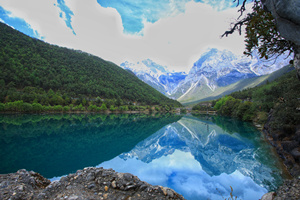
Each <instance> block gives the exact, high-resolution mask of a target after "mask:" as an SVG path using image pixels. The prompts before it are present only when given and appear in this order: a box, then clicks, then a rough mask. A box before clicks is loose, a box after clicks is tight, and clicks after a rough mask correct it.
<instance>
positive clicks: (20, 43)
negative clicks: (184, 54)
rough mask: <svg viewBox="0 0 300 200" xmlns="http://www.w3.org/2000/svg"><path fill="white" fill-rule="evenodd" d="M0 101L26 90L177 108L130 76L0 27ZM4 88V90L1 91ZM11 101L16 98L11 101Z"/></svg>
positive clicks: (104, 63) (92, 58)
mask: <svg viewBox="0 0 300 200" xmlns="http://www.w3.org/2000/svg"><path fill="white" fill-rule="evenodd" d="M99 48H101V47H99ZM0 70H1V73H0V83H1V87H0V88H2V89H1V91H0V100H1V101H4V99H5V98H7V96H11V98H13V97H12V95H10V93H9V92H10V91H12V90H13V91H18V93H16V92H15V93H13V94H14V95H23V94H24V93H27V92H28V93H30V91H28V90H24V88H26V87H28V86H30V87H35V88H39V89H41V90H44V91H48V90H49V89H52V90H54V91H59V92H60V93H63V94H65V95H67V96H69V97H71V98H75V97H79V96H82V95H83V96H85V97H89V98H92V97H97V96H99V97H100V98H104V99H106V98H108V99H122V100H127V101H131V102H141V103H145V104H172V105H177V106H178V105H180V103H178V102H177V101H174V100H171V99H169V98H167V97H165V96H164V95H162V94H161V93H159V92H158V91H156V90H154V89H153V88H152V87H150V86H149V85H147V84H145V83H144V82H142V81H141V80H139V79H138V78H137V77H136V76H135V75H133V74H132V73H130V72H128V71H126V70H124V69H122V68H120V67H118V66H117V65H115V64H113V63H111V62H108V61H105V60H103V59H101V58H99V57H96V56H93V55H90V54H87V53H84V52H81V51H77V50H71V49H67V48H62V47H58V46H55V45H50V44H47V43H45V42H42V41H40V40H37V39H33V38H30V37H28V36H26V35H24V34H22V33H20V32H18V31H16V30H14V29H13V28H11V27H9V26H7V25H5V24H3V23H0ZM3 88H4V89H3ZM14 98H15V99H16V98H18V97H16V96H15V97H14Z"/></svg>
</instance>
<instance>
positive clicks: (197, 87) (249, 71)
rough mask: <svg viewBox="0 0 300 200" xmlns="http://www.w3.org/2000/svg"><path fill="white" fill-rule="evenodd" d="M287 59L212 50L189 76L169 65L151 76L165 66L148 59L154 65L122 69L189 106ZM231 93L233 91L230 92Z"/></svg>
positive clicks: (270, 71)
mask: <svg viewBox="0 0 300 200" xmlns="http://www.w3.org/2000/svg"><path fill="white" fill-rule="evenodd" d="M287 58H288V56H286V55H282V56H279V57H277V58H276V59H273V60H272V59H270V60H265V59H263V58H262V59H261V58H260V57H259V55H258V53H257V52H253V54H252V57H251V58H250V57H245V56H237V55H234V54H233V53H232V52H230V51H228V50H223V51H220V50H218V49H215V48H212V49H208V50H207V51H206V52H205V53H203V54H202V55H201V56H200V58H199V59H198V60H197V61H196V62H195V63H194V65H193V66H192V68H191V69H190V71H189V73H188V74H186V73H184V72H169V71H166V69H168V68H167V67H165V66H164V67H163V69H164V72H162V71H160V73H155V72H153V71H151V73H149V69H150V70H151V69H152V68H153V65H155V66H159V67H162V66H160V65H159V64H157V63H155V62H154V61H151V60H150V59H147V60H148V63H149V60H150V61H151V66H148V65H147V62H143V61H142V63H143V67H141V68H139V65H138V63H141V62H136V64H135V63H129V62H124V63H122V64H121V67H123V68H124V69H131V70H132V69H134V70H132V71H133V72H134V73H135V74H136V75H137V76H138V77H139V78H140V79H141V80H143V81H144V82H145V83H147V84H149V85H150V86H152V87H154V88H156V89H157V90H158V91H160V92H161V93H162V94H164V95H166V96H168V97H171V98H173V99H177V100H178V101H180V102H181V103H185V102H187V101H191V100H193V101H196V100H200V99H203V98H206V97H208V96H209V95H210V96H212V97H213V96H217V95H216V94H214V93H215V92H217V91H220V90H225V89H226V88H233V87H234V86H235V84H236V83H237V82H239V81H241V80H246V79H247V80H250V79H252V78H255V77H260V76H264V75H267V74H270V73H272V72H274V71H276V70H278V69H280V68H282V67H283V66H286V65H288V63H289V59H287ZM147 67H148V71H147ZM161 77H164V78H165V79H167V80H173V82H172V85H168V84H165V83H164V82H162V78H161ZM178 77H179V78H178ZM149 80H151V82H150V81H149ZM175 80H176V81H175ZM257 80H258V79H257ZM251 85H253V84H250V85H249V87H251ZM244 87H247V86H244ZM244 87H243V88H244ZM237 89H240V88H237ZM230 91H232V90H231V89H230ZM234 91H235V90H234ZM201 95H202V96H203V97H202V98H200V96H201Z"/></svg>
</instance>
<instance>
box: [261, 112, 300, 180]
mask: <svg viewBox="0 0 300 200" xmlns="http://www.w3.org/2000/svg"><path fill="white" fill-rule="evenodd" d="M270 121H272V115H270V116H269V120H268V122H267V123H266V124H265V126H264V129H263V132H264V134H265V136H266V138H267V140H268V141H269V142H270V144H271V145H272V146H274V147H275V149H276V151H277V153H278V155H279V156H280V158H281V159H282V160H283V163H284V164H285V166H286V167H287V170H288V171H289V173H290V174H291V175H292V176H293V177H299V176H300V125H298V126H297V128H296V131H295V132H287V131H283V130H274V129H272V127H271V126H270V125H269V122H270Z"/></svg>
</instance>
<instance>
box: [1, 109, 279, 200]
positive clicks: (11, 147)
mask: <svg viewBox="0 0 300 200" xmlns="http://www.w3.org/2000/svg"><path fill="white" fill-rule="evenodd" d="M0 160H1V163H0V174H3V173H11V172H16V171H17V170H18V169H22V168H24V169H27V170H33V171H36V172H39V173H40V174H42V175H43V176H44V177H46V178H49V179H51V180H55V179H58V178H59V177H61V176H64V175H67V174H69V173H74V172H76V171H77V170H78V169H82V168H84V167H88V166H96V167H104V168H113V169H114V170H116V171H118V172H129V173H132V174H134V175H136V176H138V177H139V178H140V179H141V180H143V181H146V182H148V183H150V184H153V185H162V186H166V187H170V188H172V189H174V190H175V191H176V192H178V193H180V194H182V195H183V196H184V197H185V198H186V199H189V200H193V199H224V198H228V197H229V195H230V192H231V188H232V189H233V195H234V196H237V198H238V199H244V200H247V199H249V200H250V199H251V200H253V199H259V198H260V197H261V196H262V195H263V194H264V193H266V192H268V191H271V190H274V189H276V188H277V187H278V186H279V185H280V184H281V183H282V180H283V178H284V176H285V175H284V174H285V173H284V170H283V167H282V164H281V162H280V160H279V158H278V157H277V156H276V154H275V153H274V151H273V149H272V148H271V146H270V145H269V144H268V143H267V142H266V141H265V140H264V137H263V136H262V134H261V133H260V132H259V131H258V130H257V129H256V128H255V127H254V126H253V125H252V124H250V123H246V122H241V121H237V120H234V119H231V118H226V117H220V116H207V115H186V116H181V115H173V114H155V115H146V114H119V115H116V114H111V115H102V114H88V115H86V114H48V115H32V114H26V115H21V114H11V115H4V114H2V115H0Z"/></svg>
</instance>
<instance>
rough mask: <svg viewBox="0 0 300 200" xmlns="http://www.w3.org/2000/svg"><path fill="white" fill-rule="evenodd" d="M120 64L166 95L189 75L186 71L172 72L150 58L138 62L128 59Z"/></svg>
mask: <svg viewBox="0 0 300 200" xmlns="http://www.w3.org/2000/svg"><path fill="white" fill-rule="evenodd" d="M120 66H121V67H122V68H124V69H128V70H131V71H132V72H133V73H134V74H135V75H136V76H137V77H138V78H139V79H141V80H142V81H144V82H145V83H147V84H148V85H150V86H151V87H153V88H155V89H156V90H158V91H159V92H161V93H162V94H165V95H166V96H170V95H171V94H172V92H173V90H174V89H175V88H176V87H177V85H178V84H179V83H180V82H181V81H182V80H184V79H185V77H186V76H187V74H186V73H184V72H170V71H169V70H168V69H167V67H165V66H161V65H159V64H157V63H155V62H153V61H152V60H150V59H147V60H143V61H141V62H136V63H132V62H128V61H126V62H123V63H122V64H121V65H120Z"/></svg>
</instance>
